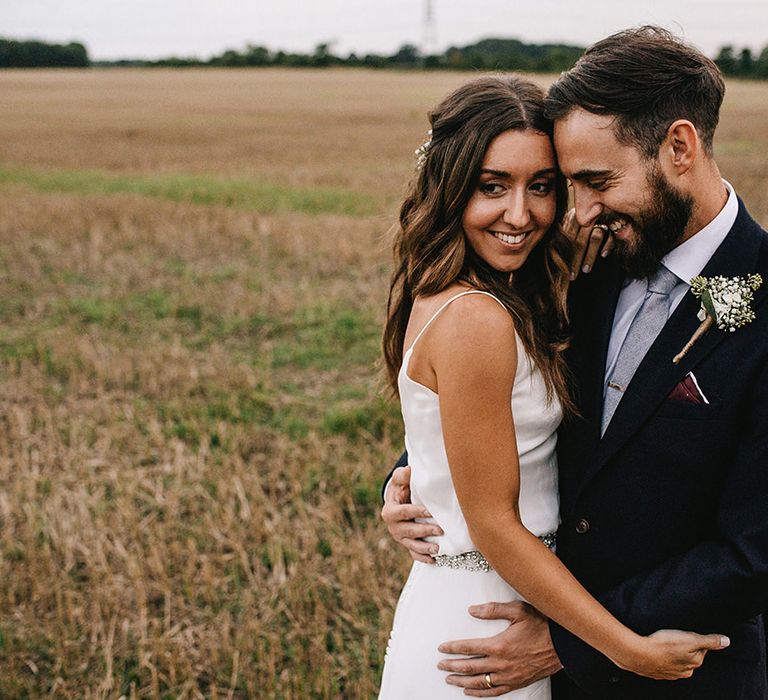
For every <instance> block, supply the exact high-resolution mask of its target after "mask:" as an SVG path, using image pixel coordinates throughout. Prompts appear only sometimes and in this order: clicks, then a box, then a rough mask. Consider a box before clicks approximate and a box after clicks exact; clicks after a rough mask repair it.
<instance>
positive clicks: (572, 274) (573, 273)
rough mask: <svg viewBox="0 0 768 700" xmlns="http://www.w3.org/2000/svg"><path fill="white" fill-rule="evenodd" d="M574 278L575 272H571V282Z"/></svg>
mask: <svg viewBox="0 0 768 700" xmlns="http://www.w3.org/2000/svg"><path fill="white" fill-rule="evenodd" d="M575 279H576V273H575V272H572V273H571V282H573V280H575Z"/></svg>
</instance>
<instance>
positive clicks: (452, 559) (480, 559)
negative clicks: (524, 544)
mask: <svg viewBox="0 0 768 700" xmlns="http://www.w3.org/2000/svg"><path fill="white" fill-rule="evenodd" d="M556 538H557V533H556V532H548V533H547V534H546V535H539V539H540V540H541V541H542V542H543V543H544V544H545V545H547V547H549V548H550V549H554V548H555V542H556ZM433 558H434V560H435V564H436V565H437V566H447V567H448V568H449V569H464V570H465V571H491V565H490V564H489V563H488V560H487V559H486V558H485V557H484V556H483V555H482V554H481V553H480V552H478V551H477V550H476V549H474V550H472V551H471V552H462V553H461V554H438V555H436V556H435V557H433Z"/></svg>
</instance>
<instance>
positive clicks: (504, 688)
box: [464, 678, 517, 698]
mask: <svg viewBox="0 0 768 700" xmlns="http://www.w3.org/2000/svg"><path fill="white" fill-rule="evenodd" d="M513 690H517V686H514V685H494V686H493V688H486V687H485V678H483V688H482V689H481V690H475V689H474V688H467V689H466V690H465V691H464V695H469V696H470V697H472V698H495V697H498V696H499V695H504V693H511V692H512V691H513Z"/></svg>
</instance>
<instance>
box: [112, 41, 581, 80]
mask: <svg viewBox="0 0 768 700" xmlns="http://www.w3.org/2000/svg"><path fill="white" fill-rule="evenodd" d="M583 52H584V48H583V47H580V46H567V45H564V44H525V43H523V42H522V41H518V40H517V39H483V40H482V41H479V42H477V43H475V44H471V45H469V46H463V47H455V46H452V47H451V48H449V49H448V50H447V51H445V52H443V53H441V54H434V55H430V56H423V55H422V54H421V53H420V52H419V49H418V48H417V47H416V46H414V45H412V44H404V45H403V46H401V47H400V48H399V49H398V50H397V51H396V52H395V53H393V54H391V55H388V56H386V55H382V54H365V55H357V54H356V53H351V54H349V55H348V56H344V57H342V56H338V55H337V54H335V53H334V52H333V50H332V47H331V45H330V44H327V43H326V44H318V45H317V46H316V47H315V50H314V52H313V53H310V54H301V53H288V52H285V51H271V50H270V49H268V48H266V47H264V46H247V47H246V48H245V50H244V51H234V50H229V51H225V52H224V53H222V54H220V55H218V56H214V57H212V58H211V59H209V60H207V61H202V60H200V59H196V58H176V57H173V58H166V59H161V60H159V61H145V62H136V61H117V62H114V63H112V64H111V65H115V64H117V65H138V64H141V65H152V66H173V67H182V66H228V67H230V66H235V67H237V66H288V67H301V68H326V67H329V66H363V67H367V68H428V69H440V68H447V69H453V70H469V69H472V70H525V71H533V72H536V71H538V72H552V71H561V70H566V69H568V68H570V67H571V66H572V65H573V64H574V63H575V62H576V60H577V59H578V58H579V56H581V54H582V53H583Z"/></svg>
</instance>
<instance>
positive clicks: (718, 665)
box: [551, 202, 768, 700]
mask: <svg viewBox="0 0 768 700" xmlns="http://www.w3.org/2000/svg"><path fill="white" fill-rule="evenodd" d="M755 272H759V273H760V274H761V275H762V277H763V280H764V284H763V286H762V287H761V288H760V289H759V290H758V291H757V292H755V301H754V302H753V304H752V307H753V309H754V310H755V313H756V320H754V321H753V322H752V323H750V324H748V325H746V326H743V327H742V328H740V329H738V330H736V331H735V332H733V333H726V332H722V331H720V330H718V329H717V328H716V327H714V328H712V329H710V330H709V332H708V333H707V334H706V335H704V336H703V337H702V338H701V339H700V340H699V341H698V342H697V343H696V344H695V345H694V346H693V348H692V349H691V350H690V351H689V353H688V355H687V356H686V357H685V358H684V359H683V360H682V361H681V362H680V364H678V365H675V364H673V362H672V358H673V357H674V356H675V355H676V354H677V353H678V352H679V351H680V350H681V349H682V347H683V346H684V345H685V343H686V341H688V339H689V338H690V337H691V335H692V334H693V332H694V331H695V330H696V328H697V326H698V325H699V320H698V318H697V312H698V310H699V301H698V300H697V299H696V298H695V297H694V296H693V295H692V294H686V296H685V297H684V298H683V300H682V302H681V303H680V304H679V305H678V307H677V308H676V310H675V311H674V313H673V314H672V316H671V317H670V319H669V321H668V322H667V324H666V325H665V327H664V328H663V330H662V331H661V333H660V334H659V336H658V338H657V339H656V341H655V342H654V344H653V345H652V347H651V348H650V350H649V351H648V353H647V355H646V356H645V358H644V359H643V361H642V363H641V364H640V366H639V367H638V369H637V372H636V373H635V375H634V377H633V379H632V382H631V383H630V385H629V386H628V387H627V390H626V393H625V394H624V396H623V398H622V400H621V402H620V403H619V406H618V408H617V410H616V413H615V414H614V416H613V419H612V420H611V423H610V424H609V426H608V429H607V431H606V432H605V435H604V436H603V438H602V439H601V438H600V418H601V412H602V398H603V381H604V373H605V362H606V354H607V350H608V342H609V338H610V334H611V328H612V324H613V315H614V311H615V308H616V302H617V299H618V296H619V292H620V291H621V287H622V283H623V280H622V275H621V272H620V271H619V269H618V264H617V261H613V262H607V264H604V265H599V266H598V268H597V270H596V271H595V272H593V273H592V274H590V275H586V276H582V277H581V278H580V279H579V280H578V281H577V282H576V283H575V284H574V285H573V288H572V290H571V295H570V299H569V301H570V306H571V322H572V336H573V342H572V345H571V348H570V350H569V351H568V352H569V365H570V368H571V370H572V372H573V377H574V391H575V396H576V401H577V404H578V407H579V409H580V412H581V417H580V418H577V419H573V420H571V421H568V422H566V423H564V424H563V426H562V427H561V429H560V432H559V438H558V460H559V470H560V496H561V518H562V524H561V527H560V530H559V532H558V540H557V553H558V555H559V556H560V557H561V559H562V560H563V562H564V563H565V564H566V566H567V567H568V568H569V569H570V570H571V571H572V572H573V573H574V574H575V575H576V577H577V578H578V579H579V581H581V582H582V583H583V584H584V585H585V586H586V587H587V588H588V589H589V591H590V592H591V593H592V594H593V595H595V596H596V597H597V598H598V600H600V602H602V603H603V604H604V605H605V606H606V608H608V610H610V611H611V612H612V613H613V614H614V615H616V617H618V618H619V619H620V620H621V621H622V622H624V623H625V624H627V625H628V626H629V627H631V628H632V629H634V630H636V631H637V632H640V633H642V634H649V633H651V632H654V631H655V630H658V629H663V628H677V629H684V630H695V631H698V632H703V633H708V632H719V633H722V634H726V635H728V636H729V637H730V639H731V645H730V647H729V648H728V649H726V650H723V651H715V652H709V653H708V654H707V657H706V659H705V661H704V665H703V666H702V667H701V668H700V669H698V670H697V671H696V672H695V673H694V675H693V677H692V678H690V679H685V680H679V681H651V680H648V679H643V678H639V677H638V676H635V675H633V674H629V673H626V672H623V671H620V670H618V669H617V668H616V666H614V665H613V664H612V663H611V662H609V661H608V660H607V659H606V658H605V657H604V656H602V655H601V654H600V653H599V652H596V651H595V650H594V649H592V648H590V647H588V646H587V645H586V644H584V643H583V642H581V641H580V640H579V639H577V638H576V637H574V636H573V635H571V634H570V633H568V632H566V631H565V630H564V629H562V628H561V627H559V626H558V625H556V624H554V623H552V624H551V631H552V639H553V642H554V644H555V648H556V650H557V653H558V655H559V657H560V659H561V661H562V663H563V666H564V668H565V671H566V673H565V674H564V673H560V674H558V676H557V677H556V680H555V684H554V698H555V700H566V699H567V700H576V699H580V698H595V697H596V698H606V699H607V698H616V699H617V700H618V699H621V700H633V699H637V700H641V699H642V700H656V699H662V698H675V699H677V698H695V699H696V700H730V699H733V700H736V699H739V700H765V698H768V690H767V689H766V650H765V633H764V629H763V623H762V619H761V618H760V613H761V612H763V611H768V303H767V302H766V298H768V234H766V232H765V231H763V230H762V229H761V228H760V226H758V224H756V223H755V222H754V221H753V220H752V218H751V217H750V216H749V214H748V213H747V211H746V209H745V207H744V205H743V203H742V202H739V213H738V217H737V219H736V222H735V223H734V225H733V228H732V229H731V231H730V232H729V234H728V236H727V237H726V239H725V240H724V241H723V243H722V245H721V246H720V247H719V248H718V250H717V251H716V253H715V254H714V255H713V256H712V258H711V259H710V261H709V263H708V264H707V265H706V267H705V269H704V271H703V272H702V274H704V275H706V276H713V275H723V276H727V277H731V276H737V275H738V276H745V275H747V274H750V273H755ZM690 371H693V372H694V373H695V376H696V379H697V380H698V383H699V386H700V387H701V391H702V392H703V393H704V395H705V396H706V397H707V398H708V399H709V402H710V403H709V404H702V403H688V402H685V401H680V400H675V399H672V398H669V394H670V392H671V391H672V390H673V388H674V387H675V386H676V385H677V384H678V382H680V381H681V380H682V379H683V378H684V377H685V376H686V374H687V373H688V372H690Z"/></svg>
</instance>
